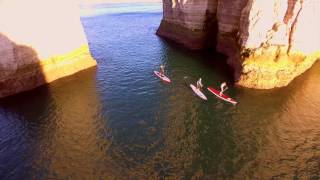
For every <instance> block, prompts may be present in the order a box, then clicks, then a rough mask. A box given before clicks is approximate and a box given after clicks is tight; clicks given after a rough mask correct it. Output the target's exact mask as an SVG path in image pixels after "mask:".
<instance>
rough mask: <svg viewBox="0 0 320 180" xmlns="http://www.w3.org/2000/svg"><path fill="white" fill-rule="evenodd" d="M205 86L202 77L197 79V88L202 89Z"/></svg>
mask: <svg viewBox="0 0 320 180" xmlns="http://www.w3.org/2000/svg"><path fill="white" fill-rule="evenodd" d="M202 87H203V84H202V79H201V78H200V79H199V80H198V81H197V89H199V90H200V89H201V88H202Z"/></svg>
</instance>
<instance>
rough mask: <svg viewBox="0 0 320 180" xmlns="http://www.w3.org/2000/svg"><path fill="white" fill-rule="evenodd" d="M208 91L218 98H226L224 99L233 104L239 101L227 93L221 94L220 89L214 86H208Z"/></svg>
mask: <svg viewBox="0 0 320 180" xmlns="http://www.w3.org/2000/svg"><path fill="white" fill-rule="evenodd" d="M208 91H210V92H211V93H212V94H214V95H216V96H217V97H218V98H220V99H222V100H224V101H227V102H229V103H231V104H233V105H236V104H237V103H238V102H237V101H235V100H234V99H232V98H231V97H229V96H227V95H225V94H221V96H220V91H218V90H216V89H214V88H212V87H208Z"/></svg>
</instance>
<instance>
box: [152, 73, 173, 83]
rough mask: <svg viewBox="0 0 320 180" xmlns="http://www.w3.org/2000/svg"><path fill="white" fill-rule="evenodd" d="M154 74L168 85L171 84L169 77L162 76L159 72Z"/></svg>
mask: <svg viewBox="0 0 320 180" xmlns="http://www.w3.org/2000/svg"><path fill="white" fill-rule="evenodd" d="M154 74H155V75H156V76H158V77H159V78H160V79H161V80H162V81H164V82H166V83H171V80H170V79H169V78H168V77H167V76H165V75H161V74H160V73H159V72H158V71H154Z"/></svg>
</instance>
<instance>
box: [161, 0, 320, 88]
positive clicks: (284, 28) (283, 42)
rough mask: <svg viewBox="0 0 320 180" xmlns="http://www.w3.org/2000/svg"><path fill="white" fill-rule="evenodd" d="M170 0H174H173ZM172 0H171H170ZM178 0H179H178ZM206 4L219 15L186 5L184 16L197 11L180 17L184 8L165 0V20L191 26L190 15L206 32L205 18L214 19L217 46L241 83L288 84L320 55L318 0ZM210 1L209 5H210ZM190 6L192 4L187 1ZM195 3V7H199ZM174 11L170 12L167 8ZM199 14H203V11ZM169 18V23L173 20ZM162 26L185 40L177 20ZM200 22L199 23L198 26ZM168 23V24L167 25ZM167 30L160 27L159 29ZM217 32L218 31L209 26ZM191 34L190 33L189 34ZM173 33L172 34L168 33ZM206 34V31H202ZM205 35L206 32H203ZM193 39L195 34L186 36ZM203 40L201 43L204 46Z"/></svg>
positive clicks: (236, 0)
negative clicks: (174, 31) (205, 13)
mask: <svg viewBox="0 0 320 180" xmlns="http://www.w3.org/2000/svg"><path fill="white" fill-rule="evenodd" d="M170 1H171V0H170ZM172 2H173V1H172ZM175 2H180V3H181V1H178V0H175ZM200 2H201V3H200ZM205 2H207V1H206V0H198V1H192V0H185V1H183V2H182V4H186V5H188V4H189V5H190V6H192V5H193V4H203V3H205ZM210 2H211V3H210V4H209V5H208V6H202V9H201V10H198V12H203V11H207V10H208V9H210V14H211V15H215V16H214V17H213V18H211V19H210V22H208V21H206V20H205V19H206V15H204V14H203V13H197V14H196V15H195V13H189V12H191V10H189V11H185V10H184V9H183V8H182V9H183V10H184V11H182V12H183V13H182V14H183V16H182V17H186V16H187V15H186V14H188V15H189V16H195V17H196V18H188V19H187V20H186V19H184V21H181V20H180V19H181V15H180V14H179V13H176V14H174V13H171V12H181V10H180V9H181V8H177V7H174V6H171V7H170V6H169V7H168V5H170V3H168V2H166V0H164V3H165V4H166V3H167V6H164V18H163V21H164V22H169V23H171V22H174V23H175V24H177V26H183V27H184V28H186V29H188V30H192V28H190V27H192V26H187V25H186V24H188V20H189V21H190V22H192V24H197V23H196V22H197V21H199V22H198V26H196V27H198V29H201V27H202V30H203V31H202V34H206V33H208V32H206V30H205V28H203V27H206V24H207V23H209V24H210V23H211V24H212V23H213V22H216V23H217V25H218V32H217V33H216V34H212V35H211V36H216V39H217V46H216V49H217V50H218V51H219V52H222V53H224V54H226V55H227V56H228V60H227V62H228V64H229V65H231V67H233V69H234V77H235V79H236V82H237V84H239V85H241V86H245V87H250V88H258V89H269V88H274V87H281V86H286V85H287V84H288V83H290V82H291V81H292V80H293V79H294V78H295V77H296V76H298V75H300V74H301V73H303V72H304V71H306V70H307V69H309V68H310V67H311V66H312V64H313V63H314V62H315V61H316V60H317V59H318V58H319V57H320V34H319V33H318V32H319V30H320V21H318V19H319V18H320V12H319V9H320V1H318V0H270V1H269V0H268V1H261V0H233V1H228V0H212V1H210ZM209 6H210V7H209ZM188 8H189V9H192V7H188ZM198 8H199V6H195V8H194V9H198ZM168 12H169V14H171V15H170V16H169V18H168V16H166V14H167V13H168ZM199 16H201V17H202V18H201V17H199ZM190 19H191V20H190ZM174 23H171V24H174ZM162 24H163V23H161V26H160V28H159V31H162V32H166V33H171V36H175V37H179V38H171V39H174V40H176V41H178V42H181V43H183V44H186V43H188V42H185V40H180V39H183V35H175V33H172V30H171V29H172V28H174V27H175V26H164V27H162ZM199 27H200V28H199ZM168 29H169V30H168ZM166 33H158V34H160V35H163V34H166ZM209 33H214V32H209ZM187 35H188V36H192V34H187ZM165 37H169V38H170V36H169V35H165ZM203 37H204V36H203ZM204 38H205V37H204ZM185 39H192V37H188V38H187V37H185ZM203 42H205V40H203V41H202V42H201V43H202V45H201V46H197V48H203V47H205V46H206V44H205V43H203ZM186 46H187V47H188V45H186Z"/></svg>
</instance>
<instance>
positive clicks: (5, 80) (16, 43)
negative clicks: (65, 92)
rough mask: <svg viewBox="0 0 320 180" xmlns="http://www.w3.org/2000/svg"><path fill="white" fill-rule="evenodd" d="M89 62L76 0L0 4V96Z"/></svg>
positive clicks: (91, 62)
mask: <svg viewBox="0 0 320 180" xmlns="http://www.w3.org/2000/svg"><path fill="white" fill-rule="evenodd" d="M93 66H96V61H95V60H94V59H93V58H92V56H91V54H90V51H89V48H88V43H87V40H86V37H85V34H84V31H83V27H82V24H81V22H80V14H79V11H78V7H77V3H76V2H75V1H72V0H70V1H61V0H57V1H53V0H28V1H19V0H2V1H1V2H0V97H5V96H9V95H12V94H16V93H19V92H23V91H27V90H31V89H33V88H36V87H38V86H40V85H43V84H45V83H49V82H52V81H54V80H56V79H59V78H62V77H65V76H69V75H72V74H74V73H77V72H79V71H81V70H84V69H87V68H89V67H93Z"/></svg>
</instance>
